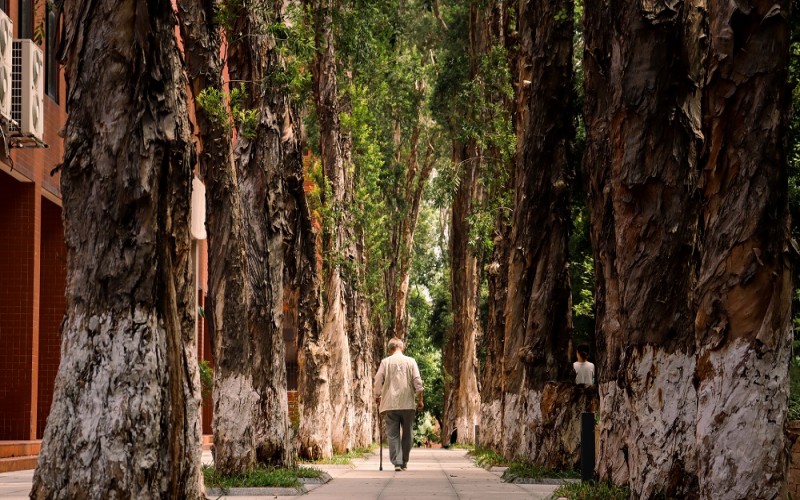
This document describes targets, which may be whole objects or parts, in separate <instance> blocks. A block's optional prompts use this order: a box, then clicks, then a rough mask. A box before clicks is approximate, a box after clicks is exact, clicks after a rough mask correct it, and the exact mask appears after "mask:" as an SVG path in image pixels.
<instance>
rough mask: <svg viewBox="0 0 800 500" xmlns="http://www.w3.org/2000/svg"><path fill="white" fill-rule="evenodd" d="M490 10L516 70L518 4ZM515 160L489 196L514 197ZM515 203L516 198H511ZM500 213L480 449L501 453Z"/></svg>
mask: <svg viewBox="0 0 800 500" xmlns="http://www.w3.org/2000/svg"><path fill="white" fill-rule="evenodd" d="M487 8H489V9H491V10H490V11H489V14H488V15H489V19H488V20H487V23H486V24H487V25H488V27H489V28H488V29H489V30H490V31H491V32H492V33H493V35H494V36H495V43H496V44H498V45H502V46H503V47H504V48H505V49H506V52H507V53H508V65H509V68H511V69H512V71H511V74H514V71H513V69H514V68H516V67H517V60H518V58H517V53H518V46H519V39H518V38H519V37H518V29H517V19H516V16H510V15H509V14H510V13H515V12H516V11H517V9H518V4H517V1H516V0H496V1H495V2H492V3H491V4H490V5H489V6H487ZM519 83H520V82H512V85H513V87H514V94H515V96H516V95H518V93H519V90H518V89H519ZM504 100H505V101H506V102H505V103H504V104H505V106H504V107H505V109H506V112H507V113H508V115H509V116H510V117H511V118H512V123H516V118H517V116H518V115H519V112H518V109H517V99H516V98H513V97H512V98H506V99H504ZM489 155H490V156H492V157H500V152H498V151H490V152H489ZM514 163H515V160H514V159H512V160H511V161H510V162H509V164H508V165H503V166H501V167H499V168H503V169H505V171H504V172H502V173H500V172H497V173H494V172H493V175H498V176H503V177H505V178H507V179H508V181H507V182H506V183H505V185H503V186H500V188H499V189H500V190H501V191H502V192H499V193H491V194H490V196H502V195H503V194H505V193H513V192H514V189H515V186H514V181H513V179H512V178H511V177H512V175H511V172H512V171H513V165H514ZM512 199H513V196H512ZM506 208H508V209H509V210H510V207H502V209H501V210H498V213H497V217H496V219H495V220H496V221H495V230H494V252H493V254H492V255H491V256H488V258H489V262H488V263H487V264H486V265H485V266H484V267H485V272H486V281H487V286H488V289H489V296H488V297H487V302H488V310H489V311H488V320H487V325H486V331H485V332H484V335H483V345H484V346H485V352H486V359H485V362H484V366H483V371H482V373H481V428H480V433H479V437H480V441H481V446H483V447H486V448H489V449H492V450H496V451H497V450H501V449H502V442H503V411H504V408H503V400H504V396H503V392H504V391H503V366H504V363H505V359H504V357H503V353H504V348H503V345H504V341H505V308H506V300H507V297H508V258H509V250H510V247H509V238H510V236H511V224H510V220H509V217H508V214H507V213H506V211H505V209H506Z"/></svg>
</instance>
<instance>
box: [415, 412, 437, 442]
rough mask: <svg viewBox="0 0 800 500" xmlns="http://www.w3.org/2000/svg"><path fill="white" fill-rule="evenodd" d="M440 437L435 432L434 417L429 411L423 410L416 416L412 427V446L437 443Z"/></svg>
mask: <svg viewBox="0 0 800 500" xmlns="http://www.w3.org/2000/svg"><path fill="white" fill-rule="evenodd" d="M439 439H440V436H439V433H438V432H437V427H436V419H434V418H433V415H431V414H430V412H427V411H426V412H424V413H422V414H421V415H420V417H419V418H417V423H416V427H415V428H414V446H424V445H425V444H427V443H438V442H439Z"/></svg>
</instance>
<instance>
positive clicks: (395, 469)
mask: <svg viewBox="0 0 800 500" xmlns="http://www.w3.org/2000/svg"><path fill="white" fill-rule="evenodd" d="M401 470H403V468H402V467H400V466H399V465H395V466H394V471H395V472H400V471H401Z"/></svg>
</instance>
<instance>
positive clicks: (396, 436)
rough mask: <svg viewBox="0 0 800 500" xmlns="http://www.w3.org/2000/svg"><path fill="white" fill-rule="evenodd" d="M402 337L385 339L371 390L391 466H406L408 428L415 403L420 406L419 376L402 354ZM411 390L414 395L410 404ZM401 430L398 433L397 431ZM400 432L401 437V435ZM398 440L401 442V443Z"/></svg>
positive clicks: (409, 359)
mask: <svg viewBox="0 0 800 500" xmlns="http://www.w3.org/2000/svg"><path fill="white" fill-rule="evenodd" d="M404 348H405V346H404V345H403V341H402V340H400V339H397V338H393V339H392V340H390V341H389V356H388V357H386V358H383V360H381V366H380V368H378V373H377V374H376V375H375V384H374V386H373V389H372V390H373V394H377V396H376V397H375V402H376V403H378V404H380V413H381V414H382V415H385V417H386V435H387V437H388V438H389V458H390V459H391V461H392V463H393V464H394V470H396V471H401V470H406V467H407V465H408V455H409V453H411V442H412V439H411V438H412V431H411V426H412V425H414V416H415V411H414V407H415V406H416V409H417V410H420V411H421V410H422V408H423V407H424V405H423V404H422V389H423V386H422V377H420V376H419V367H418V366H417V362H416V361H414V358H410V357H408V356H406V355H404V354H403V349H404ZM414 393H416V395H417V402H416V405H415V404H414ZM401 430H402V433H401ZM401 435H402V437H401ZM401 440H402V443H401Z"/></svg>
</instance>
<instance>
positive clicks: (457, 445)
mask: <svg viewBox="0 0 800 500" xmlns="http://www.w3.org/2000/svg"><path fill="white" fill-rule="evenodd" d="M450 448H451V449H454V450H469V451H472V450H474V449H475V447H474V446H473V445H471V444H462V443H455V444H451V445H450Z"/></svg>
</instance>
